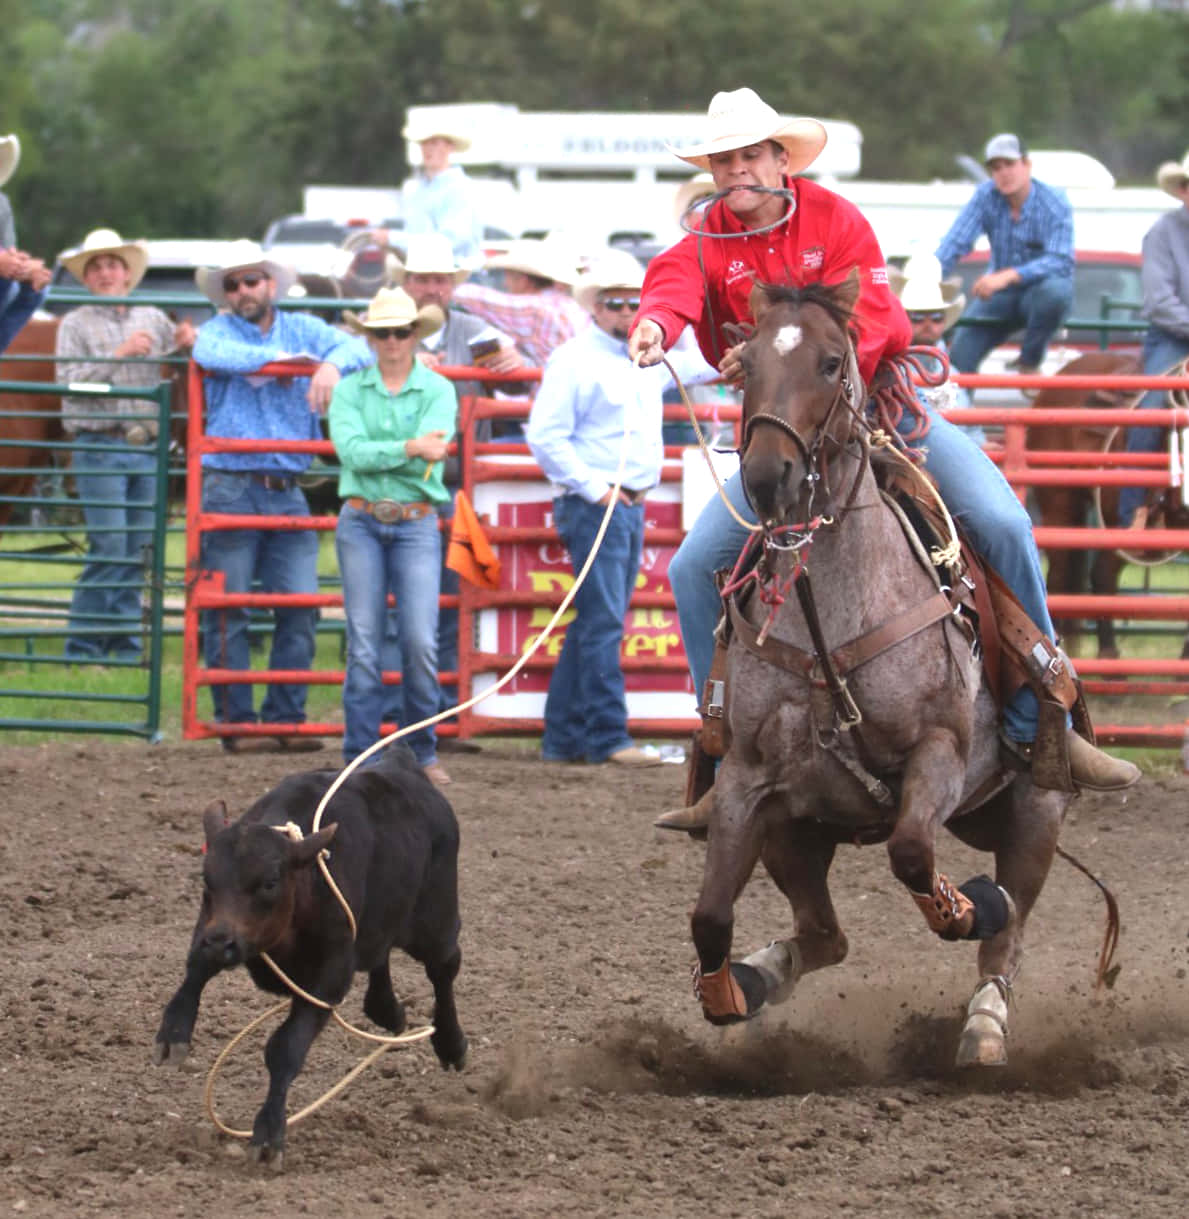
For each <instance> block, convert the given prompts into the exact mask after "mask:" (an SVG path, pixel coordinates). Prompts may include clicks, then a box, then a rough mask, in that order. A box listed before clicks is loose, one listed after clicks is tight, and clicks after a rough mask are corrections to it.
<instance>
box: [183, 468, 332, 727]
mask: <svg viewBox="0 0 1189 1219" xmlns="http://www.w3.org/2000/svg"><path fill="white" fill-rule="evenodd" d="M202 509H203V511H204V512H217V513H226V514H234V515H242V516H309V514H310V510H309V506H308V505H307V503H306V497H305V495H304V494H303V493H302V491H301V488H300V487H298V486H296V484H294V485H292V486H290V487H289V488H288V489H286V490H270V489H269V488H268V487H266V486H265V485H264V484H263V483H262V482H260V481H258V480H257V479H255V478H254V477H253V476H252V475H250V474H233V473H229V472H227V471H225V470H205V471H204V472H203V476H202ZM202 566H203V567H204V568H205V569H206V570H208V571H221V572H223V575H224V579H225V585H226V591H227V592H229V593H246V592H251V591H253V590H252V585H253V581H258V582H259V585H260V591H262V592H268V593H316V592H317V591H318V535H317V534H316V533H315V532H314V531H313V530H312V529H216V530H211V531H210V532H207V533H205V534H203V539H202ZM272 614H273V618H274V629H273V640H272V651H271V653H270V655H269V660H268V667H269V668H270V669H289V670H293V669H308V668H309V667H310V665H311V664H312V662H313V659H314V627H315V625H316V623H317V620H318V611H317V610H316V609H302V608H284V609H274V610H273V611H272ZM248 618H249V614H248V611H247V610H246V609H226V610H208V611H206V612H205V613H204V614H203V616H202V631H203V652H204V656H205V660H206V664H207V667H208V668H212V669H213V668H219V669H224V668H226V669H248V668H250V667H251V658H250V656H249V649H248ZM307 690H308V687H307V686H305V685H304V684H303V685H297V684H292V683H280V684H276V685H270V686H269V687H268V693H267V694H266V695H265V696H264V702H263V703H262V704H261V707H260V719H261V721H263V722H264V723H266V724H303V723H305V718H306V710H305V706H306V692H307ZM211 697H212V699H213V700H214V704H215V719H216V720H217V721H218V722H220V723H225V724H251V723H255V722H256V713H255V711H254V710H253V705H254V699H253V697H252V687H251V686H250V685H239V684H237V685H233V686H232V685H226V686H212V687H211Z"/></svg>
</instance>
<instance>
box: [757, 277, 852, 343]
mask: <svg viewBox="0 0 1189 1219" xmlns="http://www.w3.org/2000/svg"><path fill="white" fill-rule="evenodd" d="M843 282H845V281H843ZM756 287H757V288H759V289H760V290H761V291H762V292H763V293H764V295H765V296H767V298H768V300H769V302H770V303H771V304H773V305H777V304H785V303H787V304H790V305H817V306H818V307H819V308H821V309H824V310H825V311H826V312H827V313H828V314H829V315H830V317H831V318H833V319H834V321H835V322H836V323H837V325H838V327H839V329H840V330H843V331H846V330H849V329H850V327H851V325H852V323H853V321H854V318H853V307H852V308H848V307H847V306H845V305H844V304H842V303H841V302H840V301H839V300H838V289H839V288H841V287H842V283H837V284H823V283H818V282H814V283H809V284H803V285H802V286H801V287H797V286H796V285H794V284H769V283H765V282H764V281H763V280H756Z"/></svg>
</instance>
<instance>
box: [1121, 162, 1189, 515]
mask: <svg viewBox="0 0 1189 1219" xmlns="http://www.w3.org/2000/svg"><path fill="white" fill-rule="evenodd" d="M1156 183H1157V185H1158V186H1159V187H1160V189H1161V190H1163V191H1167V192H1168V194H1170V195H1172V197H1173V198H1174V199H1176V200H1178V201H1179V202H1180V204H1181V206H1180V207H1178V208H1174V209H1173V210H1172V211H1171V212H1166V213H1165V214H1164V215H1163V216H1161V217H1160V219H1159V220H1157V221H1156V223H1155V224H1154V225H1152V227H1151V228H1150V229H1149V230H1148V232H1147V234H1146V235H1145V236H1144V269H1143V285H1144V307H1143V310H1142V315H1143V317H1145V318H1146V319H1147V322H1148V332H1147V334H1146V335H1145V336H1144V372H1145V373H1147V374H1148V375H1150V376H1160V375H1161V374H1162V373H1166V372H1168V371H1169V370H1170V369H1172V368H1173V367H1174V366H1175V365H1176V364H1177V363H1178V362H1179V361H1184V360H1186V359H1187V358H1189V153H1186V154H1185V159H1184V160H1183V161H1181V162H1179V163H1178V162H1177V161H1166V162H1165V163H1164V164H1163V165H1161V166H1160V168H1159V169H1158V170H1157V171H1156ZM1140 405H1141V406H1144V407H1148V408H1151V409H1159V408H1160V407H1162V406H1167V405H1168V398H1167V394H1166V392H1165V391H1164V390H1162V389H1153V390H1150V391H1149V392H1148V393H1147V394H1145V395H1144V398H1143V401H1142V402H1141V403H1140ZM1163 437H1164V429H1163V428H1159V427H1151V428H1149V427H1138V428H1137V427H1133V428H1128V429H1127V451H1128V452H1129V453H1152V452H1155V451H1156V450H1157V449H1158V448H1159V447H1160V445H1161V443H1162V440H1163ZM1145 497H1146V492H1145V489H1144V488H1143V487H1124V488H1123V490H1122V491H1121V492H1120V493H1119V523H1120V524H1121V525H1129V524H1130V525H1134V526H1135V528H1137V529H1142V528H1143V527H1144V526H1145V525H1146V524H1147V523H1148V509H1147V505H1145V504H1144V499H1145Z"/></svg>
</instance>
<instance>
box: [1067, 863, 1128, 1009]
mask: <svg viewBox="0 0 1189 1219" xmlns="http://www.w3.org/2000/svg"><path fill="white" fill-rule="evenodd" d="M1057 854H1058V855H1060V856H1061V858H1062V859H1064V860H1065V862H1066V863H1068V864H1072V866H1073V867H1075V868H1077V870H1078V871H1079V872H1081V873H1082V874H1083V875H1084V876H1088V877H1089V878H1090V879H1091V880H1092V881H1093V882H1094V883H1095V884H1096V885H1097V886H1098V888H1099V890H1100V891H1101V893H1102V896H1103V898H1104V900H1105V901H1106V932H1105V934H1104V935H1103V937H1102V951H1101V952H1100V953H1099V954H1098V975H1097V977H1096V978H1095V979H1094V989H1095V990H1096V991H1100V990H1102V988H1103V987H1104V986H1105V987H1106V988H1107V990H1110V988H1111V987H1112V986H1114V984H1115V979H1116V978H1117V977H1118V976H1119V970H1120V969H1121V968H1122V966H1120V965H1112V962H1113V961H1114V959H1115V949H1116V948H1118V946H1119V903H1118V902H1117V901H1115V895H1114V894H1113V893H1112V892H1111V891H1110V890H1109V889H1108V888H1107V887H1106V885H1104V884H1103V883H1102V881H1100V880H1099V879H1098V877H1097V876H1095V875H1094V873H1093V872H1091V871H1090V869H1089V868H1087V867H1086V865H1085V864H1083V863H1081V862H1080V861H1079V860H1077V859H1075V858H1074V857H1073V856H1072V855H1071V854H1070V853H1069V852H1068V851H1064V850H1062V849H1061V847H1057Z"/></svg>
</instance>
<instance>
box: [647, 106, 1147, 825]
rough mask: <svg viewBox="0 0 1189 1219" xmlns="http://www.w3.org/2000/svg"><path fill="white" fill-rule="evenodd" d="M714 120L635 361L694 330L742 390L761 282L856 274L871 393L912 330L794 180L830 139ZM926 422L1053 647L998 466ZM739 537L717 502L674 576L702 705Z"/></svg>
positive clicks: (951, 503) (1103, 768)
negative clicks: (745, 341)
mask: <svg viewBox="0 0 1189 1219" xmlns="http://www.w3.org/2000/svg"><path fill="white" fill-rule="evenodd" d="M708 123H709V128H710V138H709V139H708V140H707V141H706V142H705V143H703V144H701V145H698V146H696V147H694V148H688V149H685V150H683V151H681V152H677V151H676V150H673V151H674V152H676V155H678V156H679V157H681V158H682V160H685V161H688V162H689V163H690V164H691V165H696V166H697V167H698V168H700V169H706V170H709V171H710V173H711V174H712V176H713V178H714V184H715V186H716V187H717V189H718V192H719V195H718V196H716V198H715V199H714V201H712V202H711V203H710V204H709V205H708V206H707V207H706V208H705V210H704V211H703V212H701V213H700V214H698V215H695V216H694V219H693V223H692V224H691V225H690V229H691V231H690V232H689V234H688V235H687V236H686V237H685V238H683V239H682V240H681V241H680V242H678V243H677V244H676V245H675V246H673V247H672V248H671V249H669V250H666V251H665V252H664V253H662V254H659V255H657V257H656V258H654V259H653V260H652V262H651V264H650V265H649V268H648V274H647V276H646V277H645V281H644V290H643V292H642V294H641V303H640V310H639V313H638V315H637V318H638V320H637V322H636V325H635V329H634V330H633V333H632V336H631V340H630V342H629V348H628V350H629V354H630V355H631V356H632V357H633V358H638V359H639V361H640V363H641V364H643V365H649V364H655V363H658V362H659V361H660V359H661V358H662V356H663V353H664V350H665V349H667V348H669V347H671V346H672V345H673V343H674V342H675V341H676V340H677V337H678V336H679V335H680V333H681V331H682V330H683V329H684V328H685V327H686V326H687V325H692V326H693V327H694V328H695V332H696V334H697V338H698V342H699V344H700V345H701V348H702V353H703V355H704V356H705V357H706V359H707V360H708V361H710V362H711V363H713V364H715V365H716V366H717V367H718V368H719V369H720V371H721V372H722V373H723V375H724V377H726V378H727V379H728V380H730V381H738V380H740V379H741V378H742V367H741V365H740V363H739V352H740V350H741V345H737V346H731V345H730V339H729V338H728V337H727V332H726V331H724V326H725V325H726V324H728V323H742V322H749V321H750V320H751V316H750V308H749V304H748V297H749V294H750V292H751V288H752V286H753V284H754V282H755V280H757V279H759V280H762V281H764V282H766V283H776V284H793V285H801V284H806V283H813V282H821V283H838V282H840V281H842V280H844V279H845V278H846V277H847V276H848V275H849V274H850V272H851V270H852V269H854V268H857V269H858V272H859V277H860V295H859V301H858V305H857V307H856V310H855V322H856V324H857V327H858V332H859V338H858V346H857V355H858V360H859V370H860V372H861V374H862V376H863V380H864V381H865V382H867V383H870V381H871V378H872V376H873V375H874V373H875V371H876V369H877V367H878V365H879V364H880V362H881V361H883V360H885V359H887V358H889V357H892V356H895V355H898V354H899V353H900V352H902V351H903V350H904V349H905V348H907V347H908V346H909V344H910V342H911V339H912V329H911V326H910V325H909V321H908V317H907V315H906V314H905V312H904V309H903V308H902V307H901V305H900V302H899V301H898V300H897V299H896V297H895V296H894V295H893V293H892V291H891V289H890V288H889V287H888V273H887V266H886V264H885V262H884V257H883V254H882V253H881V252H880V248H879V242H878V241H877V240H876V237H875V234H874V233H873V232H872V230H871V226H870V225H869V224H868V223H867V221H866V220H865V219H864V218H863V216H862V214H861V213H860V212H859V211H858V209H857V208H855V207H854V205H853V204H851V203H849V202H848V201H847V200H845V199H843V198H841V197H840V196H838V195H835V194H834V193H833V192H831V191H828V190H826V189H825V188H823V187H821V186H818V185H816V184H815V183H813V182H809V181H806V180H805V179H803V178H797V177H795V176H794V175H796V174H798V173H800V172H801V171H802V170H804V169H806V168H808V166H809V165H810V164H811V163H812V162H813V160H814V159H815V158H816V157H817V155H818V154H819V153H820V152H821V150H822V148H823V147H824V146H825V143H826V131H825V128H824V127H823V126H822V125H821V124H820V123H819V122H817V121H816V120H815V119H808V118H797V119H782V118H781V117H780V116H779V115H778V114H777V113H776V111H774V110H773V109H772V108H771V107H770V106H768V105H767V104H766V103H765V102H763V101H762V100H761V99H760V97H759V96H758V95H757V94H756V93H755V92H754V91H753V90H751V89H737V90H735V91H734V92H732V93H718V94H716V95H715V96H714V98H713V100H712V101H711V103H710V111H709V116H708ZM723 192H726V193H725V194H724V193H723ZM911 423H912V421H909V424H911ZM929 424H930V428H929V434H928V438H927V440H926V450H925V460H924V466H925V469H926V470H927V471H928V472H929V473H930V474H931V475H932V476H933V478H934V479H935V480H936V482H937V484H938V487H939V490H940V492H941V495H942V497H943V498H944V500H945V501H946V504H947V506H948V507H949V509H950V511H951V513H952V514H953V516H954V517H956V518H958V519H959V520H960V521H961V523H962V525H963V527H964V528H965V529H966V531H967V533H968V535H969V536H970V537H971V540H972V542H973V543H974V545H975V547H976V548H977V549H978V551H979V552H980V553H981V554H982V555H983V556H984V557H985V558H986V559H987V560H988V561H989V562H990V563H991V565H992V566H993V567H994V568H995V569H996V570H997V571H998V572H999V574H1000V575H1001V576H1002V577H1003V579H1004V580H1005V581H1006V582H1007V584H1008V586H1009V587H1010V588H1011V590H1012V592H1014V593H1015V595H1016V597H1017V598H1018V599H1019V601H1020V602H1021V604H1022V605H1023V607H1024V609H1025V610H1026V611H1027V612H1028V614H1029V616H1030V617H1031V618H1032V620H1033V621H1034V622H1035V623H1036V624H1037V626H1038V627H1040V629H1041V630H1042V631H1044V633H1045V634H1046V635H1047V636H1048V638H1049V639H1050V640H1053V639H1055V633H1054V630H1053V625H1052V620H1051V619H1050V617H1049V613H1048V608H1047V606H1046V603H1045V585H1044V575H1043V572H1042V570H1041V566H1040V557H1039V555H1038V554H1037V551H1036V544H1035V540H1034V538H1033V536H1032V524H1031V521H1030V520H1029V518H1028V515H1027V513H1026V512H1025V511H1024V509H1023V507H1022V506H1021V505H1020V503H1019V501H1018V500H1017V499H1016V497H1015V495H1014V494H1013V492H1012V491H1011V488H1010V487H1009V486H1008V485H1007V483H1006V481H1005V480H1004V479H1003V476H1002V475H1001V474H1000V473H999V471H998V469H997V468H996V467H995V466H994V464H993V463H992V462H991V461H990V460H989V459H988V458H987V456H986V455H985V454H984V453H983V452H982V451H981V450H980V449H979V448H978V447H977V445H975V444H974V443H973V442H972V441H971V440H970V439H969V438H968V437H967V436H965V435H964V434H963V433H962V431H961V429H960V428H957V427H954V425H952V424H949V423H947V422H946V421H945V420H944V419H942V418H941V416H940V415H937V414H935V413H934V412H933V411H930V412H929ZM725 491H726V494H727V497H728V498H729V499H730V501H731V503H732V504H733V506H734V507H735V508H736V509H737V510H738V511H739V512H740V513H741V514H743V515H744V516H745V517H747V518H748V519H754V515H753V514H751V511H750V509H749V507H748V506H747V504H746V502H745V499H744V497H743V493H742V483H741V480H740V478H739V475H738V474H735V475H734V476H733V477H732V478H731V479H729V480H728V482H727V484H726V487H725ZM744 540H745V532H744V531H743V530H742V528H741V527H739V526H737V525H736V524H735V523H734V521H733V520H732V518H731V516H730V514H729V512H728V510H727V509H726V507H725V505H723V504H722V503H721V501H720V500H719V499H717V498H715V499H712V500H711V501H710V503H709V504H708V505H707V506H706V508H705V509H704V510H703V512H702V514H701V515H700V516H699V518H698V520H697V521H696V522H695V524H694V527H693V529H692V530H691V531H690V533H689V534H688V535H687V537H686V539H685V541H684V542H683V543H682V545H681V548H680V549H679V550H678V552H677V554H676V555H675V556H674V558H673V561H672V563H671V564H670V566H669V578H670V581H671V583H672V586H673V592H674V596H675V597H676V600H677V613H678V618H679V620H680V623H681V634H682V639H683V642H684V644H685V650H686V655H687V657H688V659H689V663H690V671H691V673H692V675H693V678H694V689H695V690H696V691H697V692H698V694H699V696H700V695H701V693H702V690H703V688H704V685H705V681H706V679H707V678H708V676H709V673H710V661H711V657H712V655H713V650H714V643H713V631H714V626H715V624H716V623H717V621H718V616H719V612H720V610H721V604H720V601H719V596H718V590H717V587H716V586H715V583H714V572H715V571H716V570H718V569H719V568H722V567H728V566H730V565H731V564H732V563H733V562H734V561H735V559H736V557H737V555H738V553H739V550H740V548H741V546H742V543H743V541H744ZM1037 710H1038V705H1037V702H1036V696H1035V694H1033V692H1032V691H1031V689H1030V688H1029V687H1024V688H1023V689H1022V690H1021V691H1020V692H1019V693H1018V694H1017V695H1016V696H1015V698H1014V699H1013V700H1012V701H1011V703H1009V705H1008V706H1007V707H1006V708H1005V710H1004V731H1005V735H1006V737H1007V738H1008V740H1009V741H1010V742H1012V743H1013V744H1014V745H1015V746H1017V747H1018V750H1019V753H1020V754H1021V755H1024V756H1027V753H1028V747H1029V745H1030V743H1031V741H1032V740H1033V739H1034V737H1035V735H1036V722H1037ZM1069 743H1070V749H1069V754H1070V766H1071V770H1072V773H1073V778H1074V781H1075V783H1077V784H1078V785H1079V786H1083V787H1091V788H1096V789H1099V790H1115V789H1118V788H1122V787H1129V786H1130V785H1131V784H1132V783H1134V782H1136V780H1138V778H1139V771H1138V769H1137V768H1136V767H1134V766H1133V765H1132V764H1131V763H1130V762H1124V761H1120V760H1119V759H1116V758H1112V757H1110V756H1108V755H1107V754H1104V753H1101V752H1100V751H1098V750H1097V749H1095V748H1094V747H1093V746H1091V745H1090V744H1089V743H1088V742H1086V741H1084V740H1083V739H1082V738H1081V737H1079V736H1077V735H1076V734H1075V733H1072V732H1071V733H1070V737H1069ZM710 807H711V805H710V800H709V799H708V798H703V799H702V800H701V801H699V803H698V804H697V805H695V806H694V807H692V808H689V809H679V810H676V811H675V812H674V813H670V814H666V815H665V816H664V817H662V818H661V819H660V820H659V821H658V822H657V823H656V824H658V825H660V826H662V827H663V828H667V829H679V830H700V829H703V828H704V827H705V825H706V823H707V821H708V819H709V815H710Z"/></svg>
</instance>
